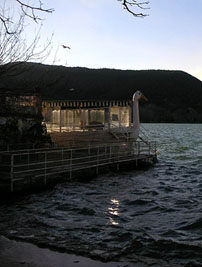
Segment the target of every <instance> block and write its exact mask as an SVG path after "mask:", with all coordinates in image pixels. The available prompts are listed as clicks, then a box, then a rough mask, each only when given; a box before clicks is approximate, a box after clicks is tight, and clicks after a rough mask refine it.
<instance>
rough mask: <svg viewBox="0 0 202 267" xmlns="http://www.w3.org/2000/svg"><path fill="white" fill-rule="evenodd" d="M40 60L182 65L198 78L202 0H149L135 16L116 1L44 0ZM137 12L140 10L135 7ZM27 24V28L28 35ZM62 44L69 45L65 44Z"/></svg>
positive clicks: (176, 67) (101, 64)
mask: <svg viewBox="0 0 202 267" xmlns="http://www.w3.org/2000/svg"><path fill="white" fill-rule="evenodd" d="M43 2H44V7H48V8H54V9H55V11H54V12H53V13H52V14H41V16H42V17H43V18H44V20H43V27H42V29H41V40H40V41H41V42H42V43H45V42H47V38H49V37H50V36H51V34H52V33H53V34H54V36H53V39H52V51H51V54H50V56H49V57H48V58H47V59H46V60H45V61H44V62H43V63H46V64H55V65H64V66H68V67H75V66H80V67H88V68H114V69H131V70H143V69H144V70H145V69H166V70H183V71H185V72H188V73H190V74H191V75H193V76H195V77H197V78H198V79H200V80H202V16H201V13H202V0H194V1H193V0H150V3H149V5H148V7H149V8H150V9H148V10H145V13H147V14H148V15H149V16H147V17H145V18H135V17H134V16H132V15H131V14H129V13H128V12H127V11H126V10H124V9H123V6H122V5H121V2H119V1H117V0H44V1H43ZM138 11H139V10H138ZM30 27H31V28H33V27H35V25H33V24H31V25H30V26H29V27H27V30H28V31H29V38H30V39H31V38H32V32H34V30H33V29H32V30H31V28H30ZM62 45H66V46H69V47H70V48H71V49H68V48H66V49H65V48H63V47H62Z"/></svg>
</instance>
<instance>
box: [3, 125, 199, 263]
mask: <svg viewBox="0 0 202 267" xmlns="http://www.w3.org/2000/svg"><path fill="white" fill-rule="evenodd" d="M144 128H145V129H146V131H147V133H148V134H149V136H150V137H151V139H152V140H155V141H157V147H158V150H159V155H158V160H159V161H158V163H156V165H155V166H154V167H152V168H150V169H148V170H142V171H132V172H131V171H130V172H120V173H108V174H107V175H101V176H99V177H97V178H95V179H93V180H91V181H89V182H81V181H79V182H78V181H75V182H68V183H63V184H59V185H57V186H55V187H54V188H53V189H51V190H47V191H45V192H41V193H38V194H32V195H29V196H24V197H21V198H19V199H17V200H16V201H15V203H10V204H9V205H8V204H7V205H5V204H4V205H1V206H0V234H1V235H5V236H7V237H10V238H15V239H20V240H24V241H28V242H32V243H35V244H38V245H42V246H44V247H51V248H54V249H56V250H62V251H67V252H71V253H75V254H78V255H85V256H88V257H93V258H97V259H100V260H106V261H110V260H116V261H117V260H120V261H126V262H130V263H131V265H129V266H132V265H133V264H136V266H141V263H144V264H146V265H147V266H202V125H196V124H194V125H190V124H145V125H144Z"/></svg>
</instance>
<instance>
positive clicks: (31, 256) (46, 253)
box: [0, 236, 146, 267]
mask: <svg viewBox="0 0 202 267" xmlns="http://www.w3.org/2000/svg"><path fill="white" fill-rule="evenodd" d="M11 266H12V267H22V266H23V267H72V266H75V267H126V266H127V267H132V266H138V267H139V266H140V265H139V264H135V263H129V262H101V261H97V260H92V259H90V258H87V257H83V256H76V255H73V254H68V253H61V252H56V251H52V250H50V249H47V248H39V247H37V246H36V245H33V244H30V243H26V242H21V241H15V240H10V239H8V238H6V237H4V236H0V267H11ZM144 266H146V265H144V264H143V265H142V264H141V267H144Z"/></svg>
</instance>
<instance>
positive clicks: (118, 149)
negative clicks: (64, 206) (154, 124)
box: [0, 141, 157, 192]
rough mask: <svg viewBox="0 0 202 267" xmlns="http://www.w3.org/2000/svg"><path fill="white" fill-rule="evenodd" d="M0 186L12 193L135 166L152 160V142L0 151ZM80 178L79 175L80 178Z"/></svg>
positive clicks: (153, 147) (154, 156)
mask: <svg viewBox="0 0 202 267" xmlns="http://www.w3.org/2000/svg"><path fill="white" fill-rule="evenodd" d="M0 158H1V163H0V187H1V189H3V190H6V191H10V192H15V191H19V190H20V191H21V190H27V189H28V188H33V187H35V186H40V187H41V186H47V185H48V184H51V183H52V182H56V181H57V182H60V181H64V180H71V179H73V178H74V177H77V176H79V175H80V176H81V174H82V175H83V176H85V177H83V179H84V178H86V177H88V176H92V175H94V176H96V175H99V174H100V173H103V172H107V171H109V170H114V171H119V170H121V168H122V167H124V166H130V168H131V169H135V168H137V167H138V166H140V165H141V164H146V165H148V164H152V163H154V162H155V161H156V159H157V156H156V143H155V142H147V143H145V142H142V141H136V142H117V143H110V144H100V145H90V144H88V145H85V146H84V147H75V148H57V147H56V148H42V149H23V150H11V151H1V152H0ZM81 178H82V177H81Z"/></svg>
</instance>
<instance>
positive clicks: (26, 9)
mask: <svg viewBox="0 0 202 267" xmlns="http://www.w3.org/2000/svg"><path fill="white" fill-rule="evenodd" d="M14 1H15V2H16V3H17V4H18V5H19V6H20V9H21V14H19V16H25V17H28V18H30V19H32V20H33V21H35V22H36V23H38V22H39V21H41V20H42V18H41V16H39V15H38V13H40V14H41V13H52V12H54V9H53V8H44V7H43V3H42V2H41V0H37V5H29V4H28V3H27V2H25V0H23V1H22V0H14ZM5 6H6V0H4V5H3V6H1V4H0V23H2V24H3V26H4V28H5V29H6V32H7V34H15V32H14V31H12V30H11V26H12V23H14V22H13V21H12V18H11V16H10V14H9V12H8V10H7V12H5V10H6V9H5Z"/></svg>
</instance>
